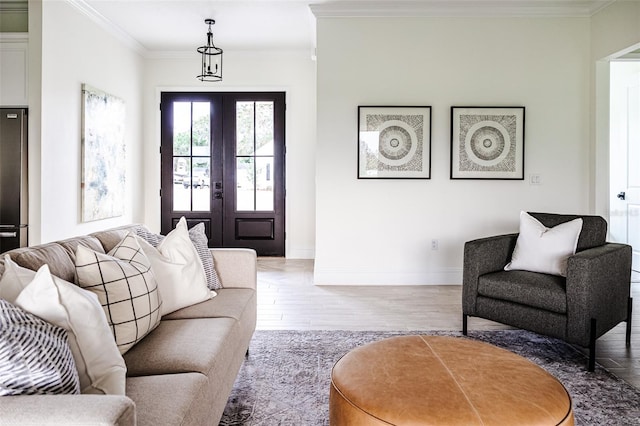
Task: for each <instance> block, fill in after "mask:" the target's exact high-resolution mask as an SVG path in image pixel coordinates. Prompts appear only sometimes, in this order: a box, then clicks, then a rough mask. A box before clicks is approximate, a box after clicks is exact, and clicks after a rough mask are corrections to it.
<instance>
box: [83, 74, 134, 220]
mask: <svg viewBox="0 0 640 426" xmlns="http://www.w3.org/2000/svg"><path fill="white" fill-rule="evenodd" d="M124 126H125V104H124V101H123V100H122V99H120V98H118V97H116V96H113V95H110V94H108V93H105V92H103V91H101V90H98V89H95V88H93V87H90V86H88V85H86V84H83V85H82V182H81V187H82V221H83V222H89V221H93V220H99V219H106V218H109V217H116V216H122V214H123V213H124V199H125V171H126V153H125V141H124Z"/></svg>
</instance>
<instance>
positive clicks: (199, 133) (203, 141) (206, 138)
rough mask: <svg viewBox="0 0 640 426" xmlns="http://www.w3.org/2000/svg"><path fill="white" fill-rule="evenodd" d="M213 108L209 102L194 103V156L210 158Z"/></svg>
mask: <svg viewBox="0 0 640 426" xmlns="http://www.w3.org/2000/svg"><path fill="white" fill-rule="evenodd" d="M210 115H211V106H210V104H209V102H194V103H193V149H192V154H193V155H194V156H195V155H201V156H208V155H209V154H210V152H211V117H210Z"/></svg>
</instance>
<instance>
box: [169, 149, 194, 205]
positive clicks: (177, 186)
mask: <svg viewBox="0 0 640 426" xmlns="http://www.w3.org/2000/svg"><path fill="white" fill-rule="evenodd" d="M190 170H191V159H190V158H188V157H186V158H185V157H174V158H173V210H175V211H189V210H191V191H189V189H188V186H186V187H185V186H184V182H185V180H188V179H189V171H190Z"/></svg>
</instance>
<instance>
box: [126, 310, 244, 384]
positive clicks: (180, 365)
mask: <svg viewBox="0 0 640 426" xmlns="http://www.w3.org/2000/svg"><path fill="white" fill-rule="evenodd" d="M237 329H238V325H237V323H236V320H234V319H231V318H202V319H190V320H171V321H160V325H159V326H158V327H157V328H156V329H155V330H153V331H152V332H151V333H149V334H148V335H147V337H145V338H144V339H143V340H142V341H140V342H139V343H138V344H137V345H135V346H134V347H133V348H131V350H130V351H129V352H127V353H126V354H125V355H124V360H125V362H126V364H127V370H128V371H127V374H128V375H129V376H149V375H154V374H176V373H192V372H196V373H202V374H204V375H208V374H209V370H210V369H211V368H212V367H213V365H214V364H217V363H219V364H220V365H227V364H228V363H229V362H230V360H229V358H230V357H231V356H232V354H233V350H234V349H235V347H234V345H236V344H237V340H238V336H236V334H237V333H238V331H237ZM232 342H233V343H232Z"/></svg>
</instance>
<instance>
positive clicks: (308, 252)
mask: <svg viewBox="0 0 640 426" xmlns="http://www.w3.org/2000/svg"><path fill="white" fill-rule="evenodd" d="M315 257H316V251H315V249H302V248H297V249H296V248H290V249H288V250H287V259H315Z"/></svg>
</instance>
